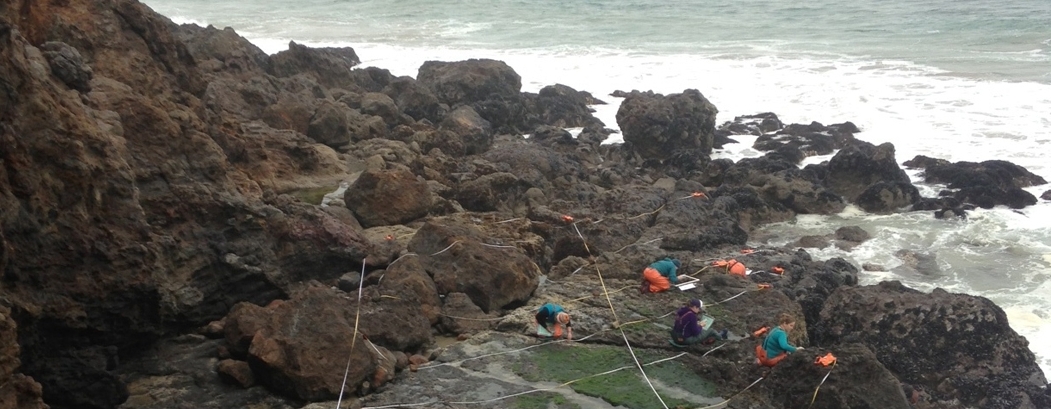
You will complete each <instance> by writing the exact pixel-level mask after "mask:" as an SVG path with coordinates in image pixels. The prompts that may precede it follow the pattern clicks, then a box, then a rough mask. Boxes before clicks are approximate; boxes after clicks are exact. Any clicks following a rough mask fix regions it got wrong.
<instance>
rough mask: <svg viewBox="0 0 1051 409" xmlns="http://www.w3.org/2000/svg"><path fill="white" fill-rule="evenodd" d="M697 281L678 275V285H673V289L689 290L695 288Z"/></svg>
mask: <svg viewBox="0 0 1051 409" xmlns="http://www.w3.org/2000/svg"><path fill="white" fill-rule="evenodd" d="M698 281H699V280H698V279H696V278H694V277H690V276H688V275H680V276H679V283H678V284H675V287H676V288H678V289H679V291H686V290H691V289H694V288H697V282H698Z"/></svg>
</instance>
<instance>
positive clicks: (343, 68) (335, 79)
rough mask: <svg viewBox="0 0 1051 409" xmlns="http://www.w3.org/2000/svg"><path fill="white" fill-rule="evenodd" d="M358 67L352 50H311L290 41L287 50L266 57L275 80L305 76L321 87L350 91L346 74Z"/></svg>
mask: <svg viewBox="0 0 1051 409" xmlns="http://www.w3.org/2000/svg"><path fill="white" fill-rule="evenodd" d="M358 64H361V60H360V59H358V55H357V53H355V52H354V49H353V48H350V47H338V48H311V47H307V46H304V45H300V44H296V42H295V41H290V42H289V43H288V49H287V50H285V51H281V52H279V53H277V54H274V55H273V56H271V57H270V73H271V74H273V75H274V76H277V77H291V76H293V75H297V74H307V75H309V76H312V77H314V79H315V80H316V81H317V82H318V83H319V84H321V85H324V86H325V87H330V88H343V89H351V88H352V87H351V86H348V84H353V82H351V81H350V80H349V74H350V71H351V68H353V67H354V66H355V65H358Z"/></svg>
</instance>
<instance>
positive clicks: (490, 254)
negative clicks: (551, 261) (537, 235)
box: [409, 221, 540, 313]
mask: <svg viewBox="0 0 1051 409" xmlns="http://www.w3.org/2000/svg"><path fill="white" fill-rule="evenodd" d="M409 251H412V252H413V253H416V254H418V255H419V257H420V262H421V263H422V264H423V266H424V269H426V270H427V273H428V274H430V275H431V276H432V277H434V283H435V285H436V286H437V288H438V293H439V294H441V295H443V296H445V295H448V294H449V293H464V294H467V296H468V297H470V299H471V301H472V302H473V303H474V304H475V305H477V306H478V307H480V308H481V309H482V311H484V312H486V313H489V312H493V311H497V310H500V309H506V308H515V307H518V306H521V305H524V304H525V302H526V301H528V300H529V298H530V297H531V296H532V295H533V291H534V290H536V287H537V285H538V284H539V280H540V279H539V276H540V271H539V270H538V269H537V267H536V265H534V264H533V262H532V260H530V259H529V258H528V257H526V256H525V255H524V254H522V253H521V252H520V250H519V249H517V248H515V247H514V246H502V245H499V244H496V243H490V242H489V241H488V240H487V238H486V237H484V235H483V234H482V232H481V231H479V230H478V229H476V228H475V227H472V226H470V225H466V224H460V223H457V222H452V221H448V222H440V221H429V222H427V223H426V224H424V225H423V227H421V228H420V230H419V231H417V232H416V235H415V236H413V238H412V241H410V242H409Z"/></svg>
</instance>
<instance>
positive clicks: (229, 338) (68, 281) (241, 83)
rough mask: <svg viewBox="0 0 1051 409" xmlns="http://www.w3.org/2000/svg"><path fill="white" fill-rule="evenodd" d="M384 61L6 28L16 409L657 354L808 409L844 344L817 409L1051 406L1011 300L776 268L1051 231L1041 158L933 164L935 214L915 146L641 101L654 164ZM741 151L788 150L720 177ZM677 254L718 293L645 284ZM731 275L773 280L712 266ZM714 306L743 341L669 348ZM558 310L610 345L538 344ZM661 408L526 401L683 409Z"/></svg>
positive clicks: (262, 392) (225, 43)
mask: <svg viewBox="0 0 1051 409" xmlns="http://www.w3.org/2000/svg"><path fill="white" fill-rule="evenodd" d="M358 63H359V60H358V57H357V55H356V54H355V52H354V50H353V49H350V48H309V47H304V46H301V45H298V44H295V43H292V44H290V45H289V49H288V50H287V51H283V52H280V53H278V54H275V55H272V56H271V55H267V54H265V53H263V52H262V51H261V50H259V49H258V48H257V47H255V46H254V45H252V44H251V43H249V42H248V41H247V40H245V39H244V38H241V37H240V36H238V35H237V34H236V33H235V32H234V31H233V30H232V29H229V28H228V29H223V30H220V29H216V28H214V27H205V28H202V27H198V26H193V25H181V26H180V25H176V24H173V23H172V22H171V21H170V20H168V19H166V18H165V17H163V16H160V15H158V14H156V13H154V12H153V11H152V10H150V9H149V8H148V7H146V6H144V5H142V4H140V3H138V2H137V1H134V0H102V1H89V0H66V1H53V2H35V1H30V0H14V1H11V2H7V3H5V4H4V5H0V164H2V166H0V176H2V177H0V270H2V271H3V275H2V278H0V338H3V339H2V342H0V348H2V349H0V409H7V408H42V407H47V406H50V407H52V408H117V407H121V408H183V407H194V408H201V407H216V408H218V407H224V408H225V407H257V408H299V407H333V406H334V405H333V404H332V401H333V400H336V399H337V398H338V396H339V393H340V391H341V390H343V389H346V392H347V393H346V395H345V396H346V397H347V400H346V401H344V402H343V403H344V404H345V405H365V406H382V405H391V404H398V403H410V402H428V401H442V402H445V403H441V404H436V406H438V407H508V406H507V405H510V403H509V401H492V402H489V403H470V404H468V403H462V402H467V401H472V400H475V401H484V400H487V399H493V398H495V397H498V396H499V395H506V394H514V393H519V392H523V391H527V390H529V389H538V388H540V389H542V388H552V387H554V386H557V384H556V383H557V382H567V381H570V380H572V379H575V378H574V377H575V376H582V375H587V374H590V373H597V372H602V371H604V370H608V369H613V368H614V367H616V366H619V365H621V364H622V363H621V362H619V361H618V360H619V359H622V358H624V356H623V355H617V354H623V353H624V352H625V351H626V348H624V347H623V346H624V342H625V340H627V341H628V342H629V343H630V345H631V346H632V347H633V348H635V349H637V350H638V351H639V352H640V353H642V354H643V355H644V356H646V357H649V358H653V359H659V358H666V357H669V356H674V355H677V354H680V353H681V352H686V353H687V354H686V355H682V356H681V357H679V358H676V359H677V361H676V362H677V363H676V364H675V365H679V366H654V368H655V369H654V373H655V374H656V375H655V378H656V379H657V380H658V384H660V385H662V386H661V388H660V390H659V392H660V393H661V394H662V396H664V395H665V394H666V395H667V396H668V397H669V399H678V400H677V401H676V402H680V403H679V404H681V405H683V407H693V406H702V405H705V404H713V403H718V402H722V401H724V400H725V399H728V398H732V399H730V400H729V402H728V403H727V404H726V407H731V408H745V407H748V408H770V409H780V408H796V407H806V406H808V405H809V404H810V403H811V402H810V401H811V399H812V398H811V396H812V395H813V393H814V390H815V386H816V385H818V384H819V382H824V381H821V377H822V376H825V374H826V370H824V369H823V368H820V367H816V366H815V365H814V364H813V361H814V359H815V357H817V356H819V355H823V354H824V353H827V352H833V353H834V354H835V355H836V356H837V357H838V358H839V363H838V364H837V366H836V367H835V371H836V372H835V373H833V374H832V375H831V376H829V377H828V379H827V382H824V383H822V386H821V390H820V392H821V393H820V394H819V395H818V397H817V398H816V400H814V401H813V402H812V406H810V407H813V408H909V407H924V408H958V407H968V408H971V407H974V408H997V409H999V408H1011V409H1015V408H1018V409H1023V408H1051V392H1048V388H1047V386H1048V385H1047V380H1046V379H1045V378H1044V375H1043V374H1042V372H1041V371H1040V369H1039V367H1038V366H1037V364H1036V362H1035V358H1034V356H1033V354H1032V352H1031V351H1030V350H1029V345H1028V342H1027V341H1026V340H1025V338H1023V337H1021V336H1019V335H1018V334H1017V333H1015V332H1014V331H1013V330H1012V329H1011V328H1010V327H1009V326H1008V322H1007V318H1006V316H1005V314H1004V312H1003V311H1002V310H1001V309H1000V308H999V307H997V306H996V305H994V304H993V303H992V302H990V301H989V300H987V299H985V298H982V297H975V296H970V295H965V294H950V293H947V292H945V291H941V290H935V291H934V292H932V293H930V294H925V293H921V292H918V291H915V290H912V289H909V288H905V287H904V286H902V285H901V284H899V283H894V282H886V283H881V284H879V285H874V286H859V285H858V273H859V271H858V267H856V266H853V265H851V264H850V263H848V262H846V261H845V260H842V259H831V260H814V259H812V258H811V257H810V255H809V254H807V253H806V252H805V251H804V250H801V249H796V248H773V247H771V248H758V249H750V248H747V247H746V244H747V243H748V238H749V234H750V232H752V231H753V230H754V229H756V228H758V227H759V226H762V225H764V224H767V223H773V222H780V221H787V220H792V219H793V218H794V217H795V216H796V215H798V214H835V213H838V212H840V211H842V210H843V209H844V208H845V207H846V206H847V205H848V204H854V205H857V206H858V207H860V208H862V209H864V210H865V211H867V212H872V213H891V212H902V211H917V210H923V211H931V213H932V215H931V217H939V218H942V217H966V214H967V211H968V209H973V208H974V207H983V208H989V207H993V206H998V205H1005V206H1009V207H1012V208H1023V207H1025V206H1029V205H1032V204H1035V203H1036V202H1037V200H1038V199H1037V198H1036V197H1034V196H1033V195H1032V194H1029V193H1028V192H1026V191H1025V190H1023V188H1024V187H1028V186H1034V185H1039V184H1043V183H1046V182H1045V181H1044V180H1043V179H1041V178H1040V177H1039V176H1037V175H1034V174H1032V173H1030V172H1028V171H1026V170H1025V169H1024V168H1021V167H1019V166H1016V165H1014V164H1011V163H1009V162H1006V161H986V162H982V163H970V162H958V163H949V162H946V161H944V160H939V159H936V158H926V157H917V158H913V159H912V160H910V161H908V162H906V163H905V164H906V166H909V167H914V168H922V169H924V177H925V178H926V180H927V181H928V182H935V183H944V184H946V185H947V189H946V190H945V191H943V192H941V193H940V194H939V196H938V197H921V195H920V193H919V191H918V190H917V189H916V187H915V186H914V185H913V184H912V181H911V180H910V178H909V177H908V175H907V174H906V173H905V171H904V170H902V169H901V167H900V166H899V165H898V162H897V159H896V158H895V154H894V153H895V151H894V146H892V145H890V144H883V145H878V146H876V145H872V144H870V143H867V142H864V141H861V140H858V139H856V138H855V134H858V133H860V132H862V130H860V129H858V128H857V127H856V126H854V125H853V124H852V123H849V122H846V123H841V124H833V125H827V126H826V125H823V124H819V123H811V124H783V123H781V121H780V120H779V119H778V118H777V116H776V115H775V114H773V113H761V114H757V115H754V116H747V117H739V118H735V120H734V121H730V122H726V123H723V124H721V125H720V124H717V123H716V114H717V113H718V110H717V108H716V106H715V104H713V103H712V102H711V101H708V100H707V99H706V98H705V97H704V96H703V94H702V93H701V92H700V91H697V90H691V89H687V90H684V91H683V92H682V93H678V94H671V95H661V94H655V93H652V92H640V91H630V92H621V91H618V92H617V93H616V94H615V95H616V96H619V97H623V98H625V99H624V101H623V103H622V105H621V107H620V109H619V111H618V113H617V116H616V119H617V122H618V126H619V129H620V130H621V132H622V133H623V137H624V141H625V143H623V144H617V145H605V144H602V142H603V141H604V140H606V139H607V137H608V136H609V134H610V132H611V131H610V130H609V129H606V128H605V127H604V124H602V123H601V121H599V120H598V119H596V118H595V117H594V116H592V115H591V110H590V108H589V106H590V105H595V104H602V103H603V102H602V101H601V100H600V98H596V96H593V95H591V94H589V93H587V92H584V91H578V90H574V89H572V88H570V87H567V86H564V85H558V84H555V85H551V86H548V87H545V88H543V89H542V90H540V91H539V92H538V93H529V92H522V91H521V87H522V85H521V79H520V77H519V76H518V74H517V73H515V71H514V69H513V68H512V67H509V66H508V65H507V64H505V63H503V62H500V61H493V60H469V61H458V62H437V61H431V62H427V63H426V64H424V65H423V66H422V67H420V71H419V74H418V75H417V76H416V78H410V77H395V76H393V75H391V74H390V72H388V71H386V70H383V69H380V68H356V67H355V66H356V65H357V64H358ZM599 97H601V96H599ZM565 128H582V131H580V133H579V134H578V135H576V136H574V135H573V134H571V133H570V132H568V131H566V130H565ZM742 134H750V135H755V136H757V137H758V138H757V139H756V142H755V144H754V145H753V148H755V149H757V150H760V151H763V152H766V154H765V155H764V156H762V157H758V158H751V159H743V160H740V161H737V162H733V161H730V160H726V159H717V160H712V159H711V158H710V154H711V153H712V150H713V149H717V148H719V147H721V146H723V145H726V144H729V143H736V142H735V141H734V140H733V138H734V135H742ZM833 153H834V156H833V157H832V158H831V159H830V160H829V161H827V162H824V163H821V164H814V165H807V166H805V167H803V168H800V167H799V164H800V163H801V162H802V161H803V160H804V159H805V158H806V157H808V156H812V155H828V154H833ZM337 188H340V190H339V192H342V193H340V194H336V195H333V194H331V192H334V191H337ZM1049 197H1051V192H1047V193H1045V194H1044V195H1043V199H1044V200H1048V198H1049ZM323 203H324V205H322V204H323ZM865 239H866V238H865V234H864V231H860V232H859V231H853V230H847V231H844V232H842V233H841V234H837V236H836V238H835V240H836V245H843V246H848V247H849V246H851V245H852V244H851V243H853V244H856V243H857V242H860V241H863V240H865ZM742 250H747V251H744V252H742ZM751 250H755V251H751ZM665 256H674V257H678V258H679V259H681V260H684V261H686V264H685V265H684V270H688V272H690V273H694V274H695V275H696V276H697V277H698V278H699V279H700V281H699V285H698V286H697V288H695V289H693V290H690V291H688V292H679V291H675V290H673V291H672V292H668V293H661V294H646V295H642V294H639V293H638V291H637V289H636V287H637V284H638V278H639V274H640V271H641V269H642V268H643V267H644V266H645V265H647V264H648V263H649V262H651V261H653V260H655V259H658V258H661V257H665ZM723 258H735V259H737V260H739V261H741V262H743V263H745V264H746V265H747V266H748V267H749V268H750V269H751V270H752V271H754V272H755V273H754V274H751V275H749V276H747V277H737V276H733V275H728V274H725V273H723V272H720V271H718V269H713V268H711V267H710V264H711V261H713V260H717V259H723ZM775 267H776V269H775ZM777 270H782V272H781V273H775V271H777ZM600 278H601V279H600ZM767 286H769V287H767ZM358 288H362V290H361V292H360V294H359V291H358ZM604 288H605V289H606V290H607V291H609V294H608V298H607V294H606V292H605V291H603V289H604ZM691 297H698V298H701V299H703V300H705V302H707V303H710V304H712V307H711V309H710V311H711V314H713V315H714V316H715V317H716V319H717V320H718V322H719V323H720V325H722V326H725V327H726V328H727V329H729V331H730V332H731V334H732V336H731V337H730V339H729V340H727V341H726V342H724V343H720V344H718V345H714V346H704V347H690V348H688V349H686V350H685V351H681V350H678V349H675V348H672V347H671V346H670V345H668V343H667V340H666V336H667V327H668V324H669V319H667V318H664V319H662V318H660V317H661V316H662V315H663V314H665V313H667V312H668V311H670V310H671V309H673V308H674V307H676V306H679V305H681V304H682V303H683V302H684V301H685V300H687V299H689V298H691ZM549 301H550V302H559V303H562V304H563V305H566V306H567V308H569V309H570V310H571V312H572V313H573V316H574V323H575V324H574V325H575V330H576V331H577V332H578V333H579V334H580V336H590V337H589V338H588V339H586V340H585V341H584V342H577V343H573V344H572V345H568V344H567V345H562V344H559V345H540V344H537V341H536V340H534V339H532V338H531V337H529V336H527V335H526V334H527V333H528V332H529V326H530V323H531V321H532V314H533V311H534V310H535V309H536V308H537V307H538V306H540V305H542V304H543V303H545V302H549ZM359 312H360V313H359ZM780 312H789V313H791V314H793V315H795V316H796V317H797V319H798V320H799V321H800V325H799V327H798V328H799V330H797V331H795V332H793V337H794V338H795V339H793V342H795V343H797V344H801V345H805V346H807V349H806V350H805V351H803V352H801V353H798V354H794V355H793V356H791V358H790V359H788V360H786V361H785V362H784V363H782V364H780V365H779V366H778V367H777V368H775V369H773V370H772V371H769V373H763V372H762V371H760V370H759V369H758V368H757V367H755V365H753V364H752V359H753V355H752V348H753V347H754V345H755V340H753V339H751V338H750V337H749V334H751V332H752V331H753V330H755V329H756V328H758V327H760V326H762V325H769V324H772V322H771V321H772V320H773V317H774V316H776V314H777V313H780ZM355 329H357V333H358V336H355V333H356V332H355ZM361 334H365V335H366V336H367V338H366V337H362V336H361ZM437 337H445V338H457V339H459V340H461V341H459V342H454V343H452V344H451V345H444V344H443V345H442V346H439V345H438V342H437V340H436V338H437ZM531 345H538V347H537V348H535V349H531V350H530V351H529V352H528V354H526V355H514V356H513V357H511V359H509V360H500V359H497V358H486V359H485V360H480V361H475V360H472V361H470V362H471V363H469V364H468V363H463V364H461V363H457V364H456V365H452V364H449V365H444V366H441V368H444V369H442V370H436V369H429V368H431V367H435V366H437V365H440V364H441V363H452V362H454V361H458V360H463V359H467V358H470V357H471V356H472V355H474V356H477V355H479V354H486V353H493V352H499V351H500V350H513V349H516V348H521V347H527V346H531ZM707 352H710V353H708V354H707V355H705V354H706V353H707ZM348 359H349V364H348ZM607 360H608V361H609V362H610V364H611V365H610V366H609V367H605V366H598V365H596V362H605V361H607ZM541 362H546V363H547V364H545V365H540V364H538V363H541ZM563 364H564V365H563ZM669 365H671V364H669ZM347 368H349V370H348V369H347ZM428 371H434V372H430V374H429V373H428ZM588 371H592V372H590V373H589V372H588ZM344 372H346V380H345V382H344ZM624 372H625V373H628V374H630V373H631V371H624ZM432 374H437V375H432ZM759 377H763V381H761V382H759V383H755V384H754V385H753V386H751V387H750V385H752V384H753V383H754V382H755V380H756V379H757V378H759ZM618 379H619V378H618ZM626 379H627V380H626V381H624V382H627V383H631V382H632V380H634V375H630V376H629V378H626ZM676 380H688V381H683V382H687V383H686V384H684V386H683V387H677V386H675V385H674V382H675V381H676ZM687 384H688V386H689V387H686V386H685V385H687ZM633 387H634V386H630V385H618V386H617V387H616V388H612V389H611V388H608V387H607V388H602V387H598V386H594V385H592V386H580V385H578V386H574V387H572V388H561V389H559V390H556V391H545V392H543V393H541V394H537V395H535V396H533V397H531V398H523V399H522V400H516V401H514V402H513V403H514V405H516V406H519V407H566V408H569V407H600V406H601V405H603V404H608V405H610V406H613V405H618V404H623V405H625V406H627V407H650V406H648V405H653V404H657V403H658V402H657V401H656V400H655V397H654V396H652V394H651V395H646V393H651V392H650V390H649V389H648V388H647V389H644V390H642V392H639V393H636V394H634V395H631V394H625V393H623V392H624V390H629V391H630V390H634V389H631V388H633ZM589 388H590V389H589ZM701 391H703V392H701ZM742 391H743V392H742ZM906 391H916V393H915V396H912V395H911V394H910V396H906ZM629 395H630V396H629ZM523 396H526V395H523ZM634 397H641V398H642V399H643V400H644V401H645V403H638V404H635V403H632V402H634V401H633V400H631V399H634ZM910 398H916V399H912V400H915V402H911V403H910ZM312 402H313V403H312ZM449 402H454V403H449ZM455 402H461V403H455ZM603 402H605V403H603ZM614 402H616V403H614ZM531 405H532V406H531ZM551 405H554V406H551Z"/></svg>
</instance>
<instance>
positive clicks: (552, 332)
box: [535, 303, 573, 340]
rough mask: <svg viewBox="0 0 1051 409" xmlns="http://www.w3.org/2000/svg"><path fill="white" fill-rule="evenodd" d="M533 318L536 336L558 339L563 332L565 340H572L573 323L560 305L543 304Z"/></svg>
mask: <svg viewBox="0 0 1051 409" xmlns="http://www.w3.org/2000/svg"><path fill="white" fill-rule="evenodd" d="M535 318H536V334H537V336H540V337H550V338H554V339H559V338H562V334H563V333H565V335H566V339H567V340H573V323H572V322H571V321H570V319H569V314H568V313H566V311H565V310H564V309H562V306H561V305H558V304H552V303H547V304H544V306H542V307H540V310H538V311H537V313H536V316H535Z"/></svg>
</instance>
